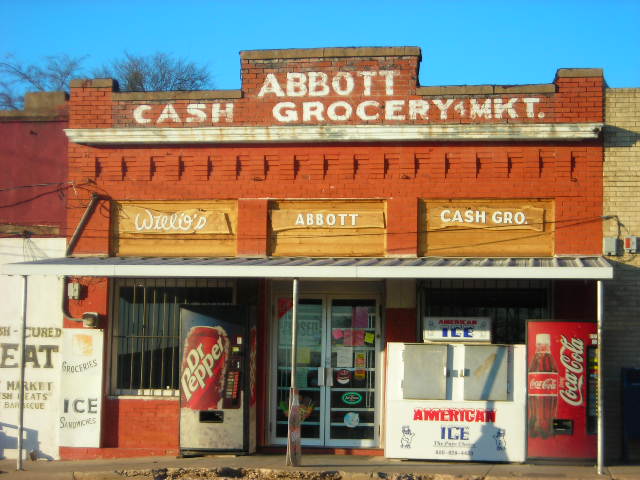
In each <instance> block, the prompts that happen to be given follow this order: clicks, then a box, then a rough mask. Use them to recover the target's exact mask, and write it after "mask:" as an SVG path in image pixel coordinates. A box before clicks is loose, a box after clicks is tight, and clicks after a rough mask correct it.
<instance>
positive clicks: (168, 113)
mask: <svg viewBox="0 0 640 480" xmlns="http://www.w3.org/2000/svg"><path fill="white" fill-rule="evenodd" d="M165 120H171V121H172V122H178V123H180V122H181V120H180V116H179V115H178V112H176V109H175V108H173V105H172V104H171V103H168V104H167V105H166V106H165V107H164V110H162V113H161V114H160V117H159V118H158V123H162V122H164V121H165Z"/></svg>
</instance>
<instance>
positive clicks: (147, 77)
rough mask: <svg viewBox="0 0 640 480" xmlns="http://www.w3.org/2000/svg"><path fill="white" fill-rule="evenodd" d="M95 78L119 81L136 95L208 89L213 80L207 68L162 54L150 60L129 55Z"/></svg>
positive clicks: (149, 58)
mask: <svg viewBox="0 0 640 480" xmlns="http://www.w3.org/2000/svg"><path fill="white" fill-rule="evenodd" d="M94 75H97V76H102V77H112V78H115V79H116V80H117V81H118V83H119V84H120V88H121V90H124V91H133V92H150V91H170V90H198V89H203V88H207V87H208V86H209V84H210V79H211V74H210V73H209V71H208V69H207V68H206V67H199V66H197V65H196V64H195V63H193V62H189V61H187V60H185V59H183V58H176V57H173V56H171V55H169V54H167V53H161V52H158V53H155V54H153V55H148V56H142V55H133V54H131V53H128V52H125V54H124V58H122V59H117V60H113V61H112V62H111V63H110V64H108V65H105V66H103V67H102V68H100V69H99V70H96V71H95V72H94Z"/></svg>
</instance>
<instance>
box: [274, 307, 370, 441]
mask: <svg viewBox="0 0 640 480" xmlns="http://www.w3.org/2000/svg"><path fill="white" fill-rule="evenodd" d="M275 302H276V305H275V310H276V322H275V329H276V335H277V348H276V358H275V361H276V369H275V373H274V376H275V381H274V384H275V385H274V388H275V391H274V397H273V398H274V402H272V407H271V408H272V441H273V442H274V443H280V444H282V443H286V439H287V427H288V421H287V419H288V406H289V388H290V385H291V307H292V301H291V299H290V298H286V297H279V298H276V299H275ZM377 312H378V306H377V300H375V299H372V298H368V299H352V298H338V297H330V296H320V295H319V296H317V297H316V298H304V297H303V298H300V300H299V303H298V358H297V368H296V371H297V376H296V382H297V385H298V390H299V394H300V398H299V400H300V404H301V408H302V411H303V418H302V420H303V421H302V424H301V433H302V444H303V445H307V446H311V445H318V446H343V447H349V446H352V447H371V446H377V445H378V422H379V420H378V413H377V412H376V405H377V401H378V400H377V396H376V382H377V381H378V378H377V376H376V358H377V355H378V328H379V327H378V325H379V320H378V314H377Z"/></svg>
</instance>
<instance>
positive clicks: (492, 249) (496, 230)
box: [420, 200, 554, 257]
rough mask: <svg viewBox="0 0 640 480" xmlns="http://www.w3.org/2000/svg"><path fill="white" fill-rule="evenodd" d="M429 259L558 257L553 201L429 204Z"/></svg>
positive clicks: (425, 215)
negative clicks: (554, 237) (432, 257)
mask: <svg viewBox="0 0 640 480" xmlns="http://www.w3.org/2000/svg"><path fill="white" fill-rule="evenodd" d="M421 210H422V212H421V218H422V221H421V225H422V228H421V232H420V233H421V236H420V237H421V253H422V255H425V256H431V255H433V256H475V257H478V256H491V257H505V256H511V257H526V256H550V255H553V240H554V239H553V218H554V212H553V202H551V201H540V200H531V201H527V200H513V201H504V200H469V201H462V202H448V201H446V202H445V201H440V200H434V201H431V200H424V201H423V202H422V209H421Z"/></svg>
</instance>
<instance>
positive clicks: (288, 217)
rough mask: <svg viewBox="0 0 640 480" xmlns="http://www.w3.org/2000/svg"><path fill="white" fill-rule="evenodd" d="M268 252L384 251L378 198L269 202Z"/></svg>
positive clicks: (341, 254)
mask: <svg viewBox="0 0 640 480" xmlns="http://www.w3.org/2000/svg"><path fill="white" fill-rule="evenodd" d="M269 215H270V242H269V254H270V255H273V256H309V257H374V256H384V254H385V241H386V239H385V233H386V217H385V215H386V214H385V203H384V202H383V201H382V200H327V201H305V200H296V201H291V200H287V201H273V202H271V205H270V212H269Z"/></svg>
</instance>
